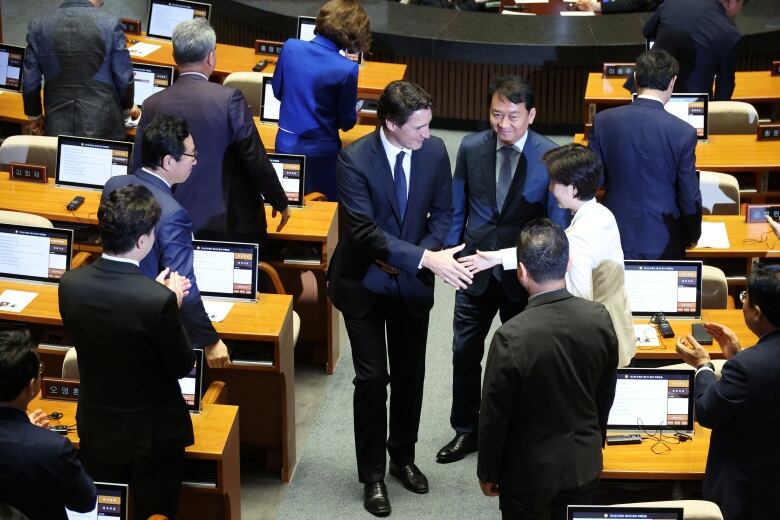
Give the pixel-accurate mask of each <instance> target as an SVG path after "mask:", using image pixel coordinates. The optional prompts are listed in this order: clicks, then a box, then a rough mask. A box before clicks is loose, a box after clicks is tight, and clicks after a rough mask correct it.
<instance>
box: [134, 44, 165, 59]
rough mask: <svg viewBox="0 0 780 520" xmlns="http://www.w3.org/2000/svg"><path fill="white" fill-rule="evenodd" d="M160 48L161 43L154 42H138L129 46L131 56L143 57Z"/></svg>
mask: <svg viewBox="0 0 780 520" xmlns="http://www.w3.org/2000/svg"><path fill="white" fill-rule="evenodd" d="M159 48H160V46H159V45H155V44H153V43H146V42H138V43H136V44H135V45H133V46H132V47H128V48H127V50H128V51H130V56H131V57H134V58H143V57H144V56H149V55H150V54H151V53H153V52H154V51H156V50H157V49H159Z"/></svg>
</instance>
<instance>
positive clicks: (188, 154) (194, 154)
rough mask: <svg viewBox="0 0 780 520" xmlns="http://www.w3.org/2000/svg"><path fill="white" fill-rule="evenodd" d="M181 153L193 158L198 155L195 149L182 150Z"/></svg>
mask: <svg viewBox="0 0 780 520" xmlns="http://www.w3.org/2000/svg"><path fill="white" fill-rule="evenodd" d="M181 154H182V155H186V156H187V157H192V158H193V159H197V157H198V151H197V150H193V151H192V153H185V152H182V153H181Z"/></svg>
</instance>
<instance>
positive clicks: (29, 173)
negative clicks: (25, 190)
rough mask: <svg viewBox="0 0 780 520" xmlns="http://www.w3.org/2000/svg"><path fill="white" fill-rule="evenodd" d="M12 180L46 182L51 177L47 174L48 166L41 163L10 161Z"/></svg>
mask: <svg viewBox="0 0 780 520" xmlns="http://www.w3.org/2000/svg"><path fill="white" fill-rule="evenodd" d="M8 166H10V169H11V173H10V179H11V180H12V181H27V182H40V183H42V184H46V183H47V182H48V180H49V177H48V176H47V174H46V166H43V165H40V164H26V163H14V162H12V163H9V164H8Z"/></svg>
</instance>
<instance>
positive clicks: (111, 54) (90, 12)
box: [22, 0, 140, 141]
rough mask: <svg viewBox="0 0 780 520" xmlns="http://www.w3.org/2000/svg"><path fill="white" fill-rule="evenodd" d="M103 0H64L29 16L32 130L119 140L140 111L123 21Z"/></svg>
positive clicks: (27, 79) (27, 77)
mask: <svg viewBox="0 0 780 520" xmlns="http://www.w3.org/2000/svg"><path fill="white" fill-rule="evenodd" d="M102 5H103V0H65V1H64V2H63V3H62V4H60V6H59V7H58V8H57V9H54V10H53V11H51V12H49V13H47V14H45V15H43V16H41V17H39V18H35V19H34V20H32V21H31V22H30V25H29V27H28V28H27V51H26V52H25V56H24V74H23V77H22V93H23V97H24V113H25V114H26V115H27V117H28V118H29V119H30V127H31V131H32V133H33V134H35V135H44V134H45V135H62V134H64V135H78V136H86V137H98V138H103V139H116V140H119V141H121V140H124V138H125V124H124V122H125V118H126V117H127V116H132V117H133V118H134V119H136V118H138V116H139V115H140V111H139V110H138V107H136V106H135V105H134V103H133V93H134V86H133V66H132V64H131V63H130V53H129V52H128V51H127V45H126V43H125V34H124V32H122V25H121V24H120V23H119V19H118V18H116V17H114V16H111V15H108V14H106V13H103V12H101V11H100V10H99V9H98V8H99V7H101V6H102ZM42 83H43V99H44V106H43V107H41V84H42Z"/></svg>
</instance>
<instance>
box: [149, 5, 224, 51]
mask: <svg viewBox="0 0 780 520" xmlns="http://www.w3.org/2000/svg"><path fill="white" fill-rule="evenodd" d="M163 2H176V3H182V4H189V5H192V6H205V7H206V20H208V21H209V22H210V21H211V4H207V3H204V2H193V1H191V0H149V14H148V16H147V17H146V36H148V37H149V38H157V39H158V40H168V41H170V40H171V38H172V35H171V36H165V35H161V34H153V33H151V32H150V29H151V27H152V7H154V5H155V4H161V3H163Z"/></svg>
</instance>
